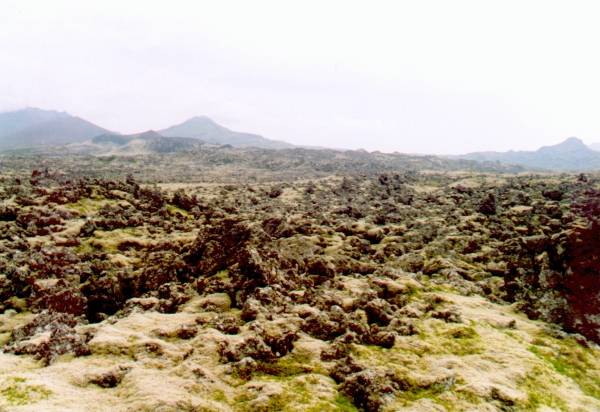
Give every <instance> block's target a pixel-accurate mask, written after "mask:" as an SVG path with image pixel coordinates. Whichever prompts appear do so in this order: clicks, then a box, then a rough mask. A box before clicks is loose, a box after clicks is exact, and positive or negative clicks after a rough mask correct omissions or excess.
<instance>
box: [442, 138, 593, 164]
mask: <svg viewBox="0 0 600 412" xmlns="http://www.w3.org/2000/svg"><path fill="white" fill-rule="evenodd" d="M451 157H452V158H458V159H465V160H475V161H480V162H485V161H487V162H501V163H504V164H514V165H520V166H525V167H527V168H532V169H544V170H556V171H589V170H598V169H600V152H598V151H595V150H593V149H592V148H590V147H589V146H587V145H586V144H585V143H584V142H583V141H582V140H581V139H579V138H577V137H569V138H567V139H565V140H564V141H562V142H560V143H558V144H555V145H548V146H542V147H540V148H539V149H537V150H534V151H524V150H522V151H514V150H510V151H506V152H494V151H487V152H472V153H467V154H464V155H458V156H451Z"/></svg>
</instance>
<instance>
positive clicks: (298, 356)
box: [257, 353, 317, 377]
mask: <svg viewBox="0 0 600 412" xmlns="http://www.w3.org/2000/svg"><path fill="white" fill-rule="evenodd" d="M310 360H311V358H310V356H308V355H307V354H304V353H290V354H288V355H286V356H284V357H282V358H279V359H277V361H276V362H259V363H258V368H257V372H258V374H266V375H271V376H275V377H292V376H297V375H302V374H306V373H312V372H316V369H317V368H316V367H315V366H313V365H311V364H310Z"/></svg>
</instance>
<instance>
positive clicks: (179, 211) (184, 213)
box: [167, 205, 191, 219]
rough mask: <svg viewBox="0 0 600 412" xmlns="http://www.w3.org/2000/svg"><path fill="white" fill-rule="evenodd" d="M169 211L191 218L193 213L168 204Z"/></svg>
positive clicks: (172, 213)
mask: <svg viewBox="0 0 600 412" xmlns="http://www.w3.org/2000/svg"><path fill="white" fill-rule="evenodd" d="M167 212H169V214H170V215H172V216H173V215H181V216H183V217H186V218H189V219H191V215H190V214H189V213H188V212H187V211H186V210H183V209H181V208H179V207H177V206H175V205H167Z"/></svg>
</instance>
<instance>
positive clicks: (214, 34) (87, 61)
mask: <svg viewBox="0 0 600 412" xmlns="http://www.w3.org/2000/svg"><path fill="white" fill-rule="evenodd" d="M599 17H600V5H599V3H598V2H595V1H589V2H584V1H566V0H565V1H556V2H554V1H548V0H544V1H506V0H505V1H494V2H492V1H481V0H476V1H456V0H453V1H447V0H445V1H389V2H388V1H360V2H359V1H349V0H343V1H331V0H330V1H307V0H303V1H282V0H275V1H260V0H252V1H247V0H244V1H223V0H220V1H212V2H208V1H207V2H204V1H177V0H169V1H168V2H167V1H156V2H154V1H148V0H146V1H123V0H121V1H107V0H102V1H94V2H92V1H80V0H79V1H57V0H53V1H47V0H41V1H27V0H3V1H2V3H1V6H0V111H5V110H12V109H16V108H21V107H24V106H32V107H41V108H45V109H57V110H65V111H68V112H69V113H71V114H75V115H78V116H80V117H83V118H85V119H88V120H90V121H92V122H94V123H97V124H98V125H101V126H103V127H106V128H109V129H112V130H116V131H119V132H123V133H129V132H137V131H142V130H147V129H161V128H164V127H167V126H170V125H172V124H175V123H179V122H181V121H183V120H185V119H186V118H189V117H192V116H195V115H208V116H210V117H212V118H213V119H215V120H216V121H217V122H219V123H222V124H223V125H225V126H228V127H230V128H232V129H236V130H241V131H248V132H255V133H259V134H262V135H264V136H265V137H269V138H274V139H281V140H286V141H289V142H292V143H296V144H306V145H321V146H332V147H343V148H365V149H368V150H382V151H400V152H411V153H416V152H419V153H424V152H428V153H461V152H468V151H476V150H507V149H511V148H512V149H535V148H537V147H538V146H540V145H544V144H554V143H558V142H559V141H561V140H563V139H564V138H566V137H569V136H578V137H580V138H582V139H583V140H584V141H586V142H594V141H600V53H599V51H598V50H599V43H600V24H598V19H599Z"/></svg>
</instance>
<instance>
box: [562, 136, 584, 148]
mask: <svg viewBox="0 0 600 412" xmlns="http://www.w3.org/2000/svg"><path fill="white" fill-rule="evenodd" d="M559 145H565V146H585V143H583V140H581V139H580V138H578V137H574V136H572V137H568V138H567V139H565V140H564V141H563V142H562V143H559Z"/></svg>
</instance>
